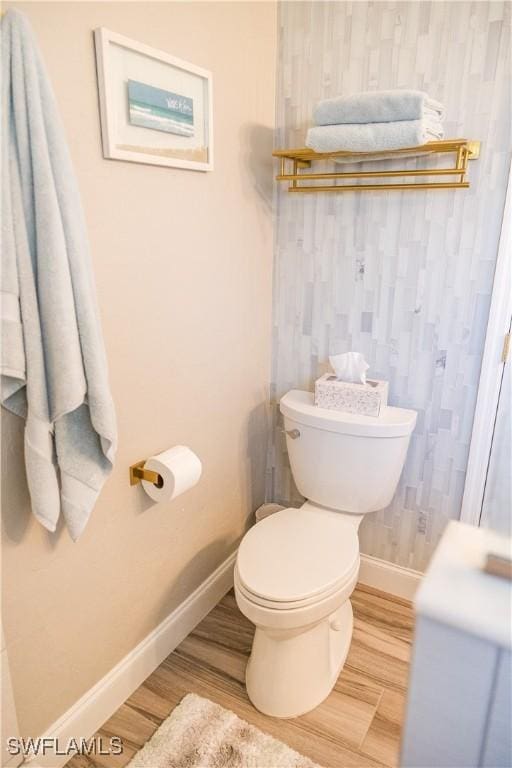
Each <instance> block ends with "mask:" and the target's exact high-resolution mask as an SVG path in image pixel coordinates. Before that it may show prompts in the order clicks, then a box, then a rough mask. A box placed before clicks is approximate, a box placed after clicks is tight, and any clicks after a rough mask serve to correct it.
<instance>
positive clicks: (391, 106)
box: [313, 90, 444, 125]
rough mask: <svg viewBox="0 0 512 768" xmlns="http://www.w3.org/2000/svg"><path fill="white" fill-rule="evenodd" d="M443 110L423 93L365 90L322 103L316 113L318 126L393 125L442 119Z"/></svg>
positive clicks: (314, 116)
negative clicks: (398, 121) (409, 121)
mask: <svg viewBox="0 0 512 768" xmlns="http://www.w3.org/2000/svg"><path fill="white" fill-rule="evenodd" d="M443 116H444V107H443V105H442V104H440V103H439V102H438V101H435V99H431V98H430V97H429V96H428V94H426V93H423V91H410V90H394V91H365V92H364V93H356V94H354V95H353V96H338V97H337V98H335V99H326V100H325V101H321V102H320V103H319V104H318V105H317V106H316V108H315V110H314V112H313V121H314V123H315V125H337V124H338V123H391V122H395V121H397V120H421V119H423V118H428V117H432V118H434V119H435V120H442V119H443Z"/></svg>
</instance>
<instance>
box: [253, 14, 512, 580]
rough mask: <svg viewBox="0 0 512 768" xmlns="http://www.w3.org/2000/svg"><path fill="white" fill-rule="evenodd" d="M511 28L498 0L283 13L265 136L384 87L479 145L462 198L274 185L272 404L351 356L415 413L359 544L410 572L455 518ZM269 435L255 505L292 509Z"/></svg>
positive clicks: (293, 138) (488, 281)
mask: <svg viewBox="0 0 512 768" xmlns="http://www.w3.org/2000/svg"><path fill="white" fill-rule="evenodd" d="M509 25H510V6H506V4H504V3H497V2H496V3H494V2H491V3H466V2H443V3H436V2H434V3H431V2H406V3H388V2H377V3H366V2H355V3H350V2H332V3H323V2H304V3H298V2H286V3H281V6H280V53H279V55H280V59H279V63H278V90H277V105H278V106H277V109H278V113H277V136H276V145H277V146H280V147H299V146H303V145H304V138H305V131H306V128H307V126H308V124H310V119H311V113H312V108H313V105H314V104H315V102H316V101H317V100H318V99H322V98H327V97H332V96H335V95H338V94H342V93H353V92H357V91H360V90H368V89H370V90H373V89H383V88H419V89H422V90H425V91H427V92H428V93H429V94H430V95H431V96H433V97H434V98H436V99H439V100H441V101H442V102H443V103H444V104H445V105H446V120H445V136H446V137H449V138H452V137H467V138H470V139H480V140H481V141H482V154H481V158H480V160H478V161H475V162H472V163H471V165H470V177H471V188H470V189H469V190H449V191H413V192H403V193H401V192H395V191H390V192H375V193H372V192H366V193H344V194H334V195H329V194H326V193H321V194H314V195H290V194H288V193H287V192H286V189H285V188H284V187H282V188H281V189H280V190H279V192H278V193H277V228H276V243H275V283H274V352H273V396H274V399H275V401H278V399H279V397H280V396H282V395H283V394H284V393H285V392H286V391H287V390H288V389H290V388H292V387H299V388H305V389H311V387H312V384H313V382H314V380H315V378H317V376H318V375H320V374H321V373H323V372H324V371H325V370H326V361H327V357H328V355H329V354H332V353H338V352H345V351H348V350H350V349H352V350H356V351H361V352H363V353H364V354H365V356H366V358H367V360H368V362H369V363H370V365H371V370H370V373H371V374H372V375H373V376H376V377H379V378H385V379H388V380H389V382H390V403H391V404H392V405H398V406H402V407H406V408H414V409H416V410H417V411H418V426H417V428H416V431H415V433H414V436H413V439H412V442H411V446H410V450H409V456H408V460H407V465H406V467H405V470H404V473H403V477H402V481H401V484H400V487H399V490H398V491H397V493H396V496H395V499H394V502H393V503H392V505H391V506H390V507H389V508H388V509H386V510H383V511H382V512H379V513H376V514H372V515H369V516H368V517H367V518H366V519H365V520H364V522H363V525H362V529H361V544H362V550H363V551H364V552H366V553H368V554H371V555H375V556H377V557H382V558H385V559H387V560H390V561H392V562H395V563H398V564H401V565H404V566H408V567H412V568H417V569H423V568H424V567H425V565H426V563H427V562H428V560H429V557H430V555H431V553H432V551H433V549H434V547H435V545H436V543H437V541H438V540H439V537H440V534H441V532H442V530H443V528H444V526H445V525H446V522H447V521H448V520H449V519H450V518H452V519H457V518H458V517H459V516H460V507H461V498H462V493H463V488H464V478H465V471H466V464H467V456H468V449H469V441H470V436H471V428H472V422H473V414H474V407H475V399H476V392H477V384H478V376H479V370H480V364H481V356H482V351H483V344H484V336H485V329H486V321H487V315H488V309H489V301H490V295H491V288H492V280H493V273H494V265H495V259H496V253H497V246H498V241H499V233H500V225H501V219H502V212H503V204H504V197H505V186H506V176H507V169H508V162H509V155H510V104H509V88H510V83H507V81H506V74H507V73H508V72H509V69H510V64H509V50H508V41H509V36H510V29H509ZM408 162H409V163H412V164H413V165H414V163H416V162H424V161H423V160H420V161H416V160H413V161H408ZM275 417H276V422H278V414H277V412H276V413H275ZM276 426H277V425H276ZM275 436H276V439H275V444H274V445H273V446H272V448H271V451H270V461H269V463H270V468H269V476H268V486H267V498H269V499H270V498H272V499H275V500H279V501H283V502H285V503H291V504H298V503H299V502H300V499H301V497H300V496H299V494H298V493H297V491H296V489H295V488H294V485H293V480H292V478H291V475H290V470H289V466H288V461H287V456H286V448H285V444H284V440H283V438H282V435H281V434H280V433H279V432H278V431H276V433H275Z"/></svg>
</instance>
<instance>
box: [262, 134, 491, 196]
mask: <svg viewBox="0 0 512 768" xmlns="http://www.w3.org/2000/svg"><path fill="white" fill-rule="evenodd" d="M272 154H273V156H274V157H277V158H279V160H280V172H279V173H278V175H277V176H276V180H277V181H288V182H290V185H289V187H288V191H289V192H361V191H363V190H372V191H374V190H379V189H399V190H404V189H467V188H468V187H469V181H468V180H467V178H466V174H467V169H468V162H469V160H476V159H477V158H478V157H479V155H480V142H479V141H468V140H467V139H446V140H443V141H431V142H429V143H428V144H422V145H421V146H419V147H410V148H407V149H395V150H392V151H388V152H368V153H362V152H325V153H318V152H314V151H313V150H312V149H308V148H307V147H305V148H303V149H276V150H275V151H274V152H273V153H272ZM429 154H431V155H453V156H454V157H453V165H452V167H448V168H422V169H412V170H398V169H397V170H385V171H373V170H372V171H368V170H365V169H364V168H363V169H362V170H360V171H349V172H347V171H343V170H339V171H333V172H330V173H311V172H308V171H307V170H305V169H308V168H310V167H311V164H312V163H313V162H315V161H319V160H323V161H325V160H329V161H334V160H336V159H343V160H344V162H345V163H347V164H348V163H349V162H353V163H361V162H369V161H371V162H375V161H379V160H397V161H398V160H400V159H404V158H411V157H426V156H428V155H429ZM339 167H341V165H340V166H339ZM447 177H455V178H450V179H449V180H448V181H444V179H446V178H447ZM432 178H434V179H437V180H436V181H432V180H431V179H432ZM347 179H348V180H356V179H358V180H359V179H363V180H364V179H374V180H375V181H376V182H377V183H373V184H372V183H370V184H369V183H365V184H359V183H358V184H354V183H348V184H347V183H341V184H337V183H331V184H316V183H315V184H311V183H309V182H311V181H314V182H317V181H324V182H325V181H331V182H336V181H338V180H340V181H343V180H347ZM388 179H398V181H396V182H392V183H389V182H387V180H388ZM414 179H419V181H414Z"/></svg>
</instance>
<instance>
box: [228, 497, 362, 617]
mask: <svg viewBox="0 0 512 768" xmlns="http://www.w3.org/2000/svg"><path fill="white" fill-rule="evenodd" d="M358 568H359V540H358V537H357V533H356V530H355V528H354V527H353V526H352V525H351V524H350V522H347V521H346V520H345V519H344V518H343V513H340V512H334V511H331V510H328V509H322V508H317V509H315V510H311V509H304V508H300V509H295V508H288V509H283V510H281V511H279V512H276V513H275V514H273V515H271V516H269V517H267V518H265V519H264V520H262V521H260V522H259V523H258V524H257V525H255V526H254V527H253V528H251V529H250V531H248V533H247V534H246V535H245V537H244V538H243V540H242V542H241V544H240V548H239V550H238V556H237V564H236V572H235V576H236V582H237V586H238V589H239V590H240V591H241V592H242V593H243V594H244V596H245V597H246V599H247V600H250V601H251V602H252V603H255V604H256V605H261V606H263V607H266V608H272V609H275V610H290V609H296V608H301V607H305V606H307V605H311V604H313V603H318V602H320V601H322V600H324V599H326V598H328V597H329V596H330V595H332V594H334V593H336V592H338V591H339V590H341V589H343V588H344V586H345V585H346V584H347V583H349V582H351V581H352V580H353V579H354V577H355V576H357V571H358Z"/></svg>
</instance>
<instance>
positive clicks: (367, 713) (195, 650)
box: [67, 586, 413, 768]
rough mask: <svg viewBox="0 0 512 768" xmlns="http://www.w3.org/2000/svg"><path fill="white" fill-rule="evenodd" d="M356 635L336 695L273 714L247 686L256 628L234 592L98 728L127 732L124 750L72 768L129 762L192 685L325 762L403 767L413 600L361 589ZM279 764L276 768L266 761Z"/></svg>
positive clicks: (347, 767)
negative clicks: (307, 708) (256, 703)
mask: <svg viewBox="0 0 512 768" xmlns="http://www.w3.org/2000/svg"><path fill="white" fill-rule="evenodd" d="M351 599H352V605H353V608H354V636H353V639H352V645H351V648H350V652H349V655H348V658H347V662H346V664H345V667H344V669H343V671H342V673H341V674H340V676H339V678H338V681H337V683H336V686H335V688H334V690H333V691H332V693H331V694H330V696H329V697H328V698H327V699H326V700H325V701H324V702H323V703H322V704H321V705H320V706H319V707H317V708H316V709H315V710H313V712H309V713H308V714H307V715H303V716H302V717H298V718H296V719H294V720H278V719H276V718H271V717H267V716H265V715H262V714H261V713H260V712H258V711H257V710H255V709H254V707H253V706H252V705H251V703H250V701H249V699H248V698H247V694H246V692H245V685H244V673H245V665H246V662H247V659H248V656H249V653H250V650H251V642H252V636H253V627H252V625H251V624H250V622H249V621H248V620H247V619H246V618H245V617H244V616H242V614H241V613H240V611H239V610H238V608H237V606H236V602H235V597H234V594H233V592H230V593H229V594H228V595H226V597H225V598H224V599H223V600H222V601H221V602H220V603H219V604H218V605H217V606H216V607H215V608H214V609H213V611H211V613H209V614H208V616H207V617H206V618H205V619H204V620H203V621H202V622H201V624H199V626H198V627H197V628H196V629H195V630H194V632H192V634H191V635H189V637H187V638H186V639H185V640H184V641H183V642H182V643H181V645H179V646H178V648H177V649H176V650H175V651H174V652H173V653H171V654H170V656H168V657H167V659H165V661H163V662H162V664H161V665H160V666H159V667H158V668H157V669H156V670H155V672H153V674H152V675H150V676H149V677H148V679H147V680H146V681H145V682H144V683H143V684H142V685H141V686H140V688H138V689H137V690H136V691H135V693H134V694H133V695H132V696H130V698H129V699H128V700H127V701H126V702H125V704H123V705H122V706H121V707H120V708H119V709H118V710H117V712H115V714H114V715H113V716H112V717H111V718H110V720H108V721H107V722H106V723H105V724H104V726H103V727H102V728H101V730H100V731H99V732H98V734H97V735H98V736H102V737H103V739H104V740H105V739H108V738H110V737H111V736H120V737H121V738H122V739H123V743H124V752H123V754H122V755H119V756H113V755H109V756H99V755H95V756H94V758H91V757H84V756H76V757H74V758H72V759H71V760H70V761H69V762H68V764H67V768H98V767H100V768H123V766H125V765H126V763H127V762H128V761H129V760H130V759H131V757H132V756H133V755H134V753H135V752H136V751H137V750H138V749H140V748H141V747H142V746H143V744H144V743H145V742H146V741H147V740H148V739H149V738H150V737H151V736H152V734H153V733H154V731H155V730H156V729H157V728H158V726H159V725H160V724H161V723H162V722H163V720H165V718H166V717H167V716H168V715H169V714H170V712H171V711H172V710H173V708H174V707H175V706H176V705H177V704H178V702H179V701H180V700H181V699H182V698H183V696H185V695H186V694H187V693H191V692H193V693H197V694H199V695H200V696H204V697H206V698H209V699H211V700H212V701H214V702H216V703H218V704H220V705H221V706H223V707H225V708H226V709H231V710H232V711H233V712H235V713H236V714H237V715H238V716H239V717H241V718H243V719H244V720H247V721H248V722H250V723H252V724H253V725H255V726H257V727H258V728H260V729H261V730H262V731H265V732H266V733H269V734H271V735H272V736H275V737H276V738H278V739H280V740H281V741H283V742H285V743H286V744H288V745H289V746H290V747H292V748H293V749H295V750H297V751H298V752H300V753H302V754H303V755H307V756H308V757H310V758H311V759H312V760H314V761H316V762H317V763H319V764H320V765H322V766H324V768H352V767H354V768H376V766H387V767H393V766H396V765H397V761H398V749H399V744H400V732H401V725H402V716H403V710H404V698H405V692H406V686H407V676H408V669H409V656H410V649H411V640H412V630H413V613H412V609H411V605H410V604H409V603H408V602H406V601H404V600H398V599H395V598H393V597H391V596H390V595H386V594H384V593H382V592H377V591H376V590H372V589H370V588H367V587H362V586H359V587H358V588H357V589H356V590H355V592H354V594H353V595H352V598H351ZM262 768H271V766H262Z"/></svg>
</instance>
